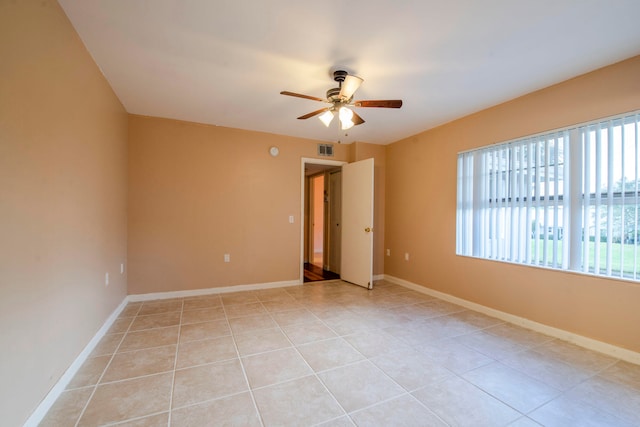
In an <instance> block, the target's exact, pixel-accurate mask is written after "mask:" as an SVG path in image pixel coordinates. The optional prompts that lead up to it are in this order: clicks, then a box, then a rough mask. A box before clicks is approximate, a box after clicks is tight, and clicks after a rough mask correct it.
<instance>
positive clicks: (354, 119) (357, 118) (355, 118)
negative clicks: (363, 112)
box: [351, 111, 364, 126]
mask: <svg viewBox="0 0 640 427" xmlns="http://www.w3.org/2000/svg"><path fill="white" fill-rule="evenodd" d="M351 121H352V122H353V125H354V126H358V125H361V124H363V123H364V119H363V118H362V117H360V116H359V115H358V114H357V113H356V112H355V111H354V112H353V117H351Z"/></svg>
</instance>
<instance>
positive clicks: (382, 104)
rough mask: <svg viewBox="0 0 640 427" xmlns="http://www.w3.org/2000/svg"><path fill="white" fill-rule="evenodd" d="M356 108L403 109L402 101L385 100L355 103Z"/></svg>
mask: <svg viewBox="0 0 640 427" xmlns="http://www.w3.org/2000/svg"><path fill="white" fill-rule="evenodd" d="M353 105H354V106H355V107H378V108H400V107H402V100H401V99H384V100H375V101H374V100H368V101H354V103H353Z"/></svg>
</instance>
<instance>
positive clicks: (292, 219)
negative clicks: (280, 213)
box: [289, 215, 295, 224]
mask: <svg viewBox="0 0 640 427" xmlns="http://www.w3.org/2000/svg"><path fill="white" fill-rule="evenodd" d="M294 219H295V218H294V216H293V215H289V224H293V221H294Z"/></svg>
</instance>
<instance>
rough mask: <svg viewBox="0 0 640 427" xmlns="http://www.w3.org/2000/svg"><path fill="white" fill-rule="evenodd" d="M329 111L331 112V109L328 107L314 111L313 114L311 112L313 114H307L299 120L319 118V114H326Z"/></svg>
mask: <svg viewBox="0 0 640 427" xmlns="http://www.w3.org/2000/svg"><path fill="white" fill-rule="evenodd" d="M328 110H329V107H327V108H321V109H319V110H316V111H313V112H311V113H307V114H305V115H304V116H300V117H298V120H304V119H308V118H310V117H313V116H317V115H318V114H321V113H324V112H325V111H328Z"/></svg>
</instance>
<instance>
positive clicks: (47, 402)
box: [24, 297, 128, 427]
mask: <svg viewBox="0 0 640 427" xmlns="http://www.w3.org/2000/svg"><path fill="white" fill-rule="evenodd" d="M127 302H128V301H127V297H125V298H124V299H123V300H122V302H121V303H120V305H118V307H116V309H115V310H114V311H113V313H111V315H110V316H109V317H108V318H107V320H106V321H105V322H104V324H103V325H102V327H101V328H100V329H99V330H98V332H96V334H95V335H94V336H93V338H91V341H89V343H88V344H87V345H86V346H85V347H84V349H83V350H82V351H81V352H80V354H79V355H78V357H76V358H75V360H74V361H73V363H71V366H69V367H68V368H67V370H66V371H65V372H64V374H62V376H61V377H60V379H59V380H58V382H57V383H56V384H55V385H54V386H53V387H52V388H51V390H50V391H49V393H47V395H46V396H45V398H44V399H42V402H40V404H39V405H38V407H37V408H36V409H35V411H33V413H32V414H31V416H30V417H29V418H28V419H27V421H26V422H25V423H24V426H25V427H36V426H37V425H38V424H40V423H41V422H42V419H43V418H44V417H45V415H47V412H49V409H51V407H52V406H53V404H54V403H55V402H56V400H58V398H59V397H60V395H61V394H62V392H63V391H64V390H65V389H66V388H67V385H69V383H70V382H71V380H72V379H73V377H74V376H75V374H76V373H78V370H79V369H80V368H81V367H82V365H83V364H84V362H85V361H86V360H87V359H88V358H89V356H90V355H91V352H92V351H93V349H94V348H96V346H97V345H98V343H99V342H100V340H101V339H102V337H104V336H105V335H106V333H107V332H108V331H109V329H110V328H111V326H112V325H113V322H115V321H116V319H117V318H118V316H119V315H120V313H121V312H122V310H124V308H125V306H126V305H127Z"/></svg>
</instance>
